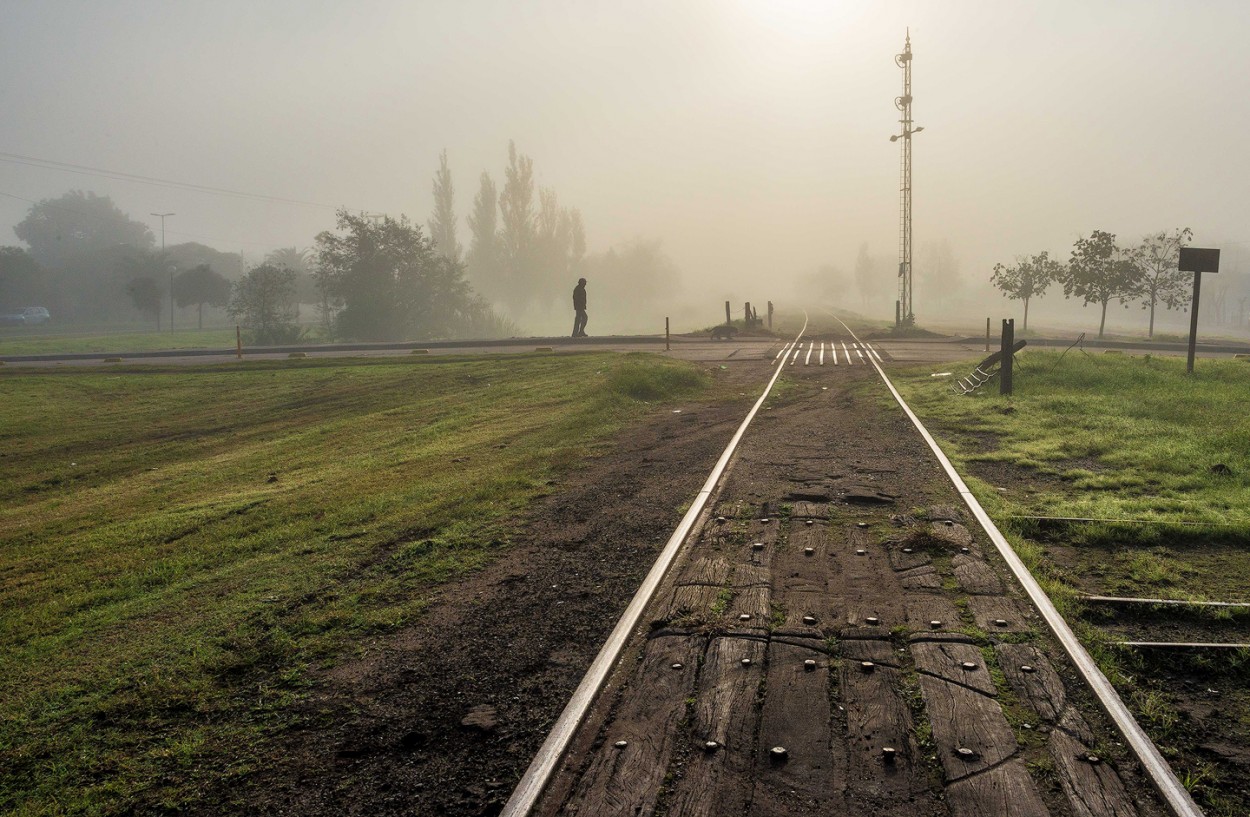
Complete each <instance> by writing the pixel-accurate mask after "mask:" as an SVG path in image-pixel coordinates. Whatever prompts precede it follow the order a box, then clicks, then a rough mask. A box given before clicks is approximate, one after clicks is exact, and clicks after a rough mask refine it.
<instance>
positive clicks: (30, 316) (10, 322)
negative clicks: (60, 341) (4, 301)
mask: <svg viewBox="0 0 1250 817" xmlns="http://www.w3.org/2000/svg"><path fill="white" fill-rule="evenodd" d="M50 320H52V315H51V314H50V313H49V312H48V310H47V309H45V308H44V307H42V306H23V307H21V308H20V309H13V310H10V311H7V312H3V313H0V326H38V325H39V324H41V323H47V322H48V321H50Z"/></svg>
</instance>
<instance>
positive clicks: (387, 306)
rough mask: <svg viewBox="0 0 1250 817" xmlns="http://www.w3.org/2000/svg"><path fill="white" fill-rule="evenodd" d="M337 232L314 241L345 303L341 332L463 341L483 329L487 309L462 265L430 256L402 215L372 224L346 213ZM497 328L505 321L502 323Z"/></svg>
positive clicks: (325, 276)
mask: <svg viewBox="0 0 1250 817" xmlns="http://www.w3.org/2000/svg"><path fill="white" fill-rule="evenodd" d="M338 229H339V231H340V232H341V233H342V234H341V235H338V234H335V233H331V232H328V231H327V232H323V233H321V234H320V235H318V236H317V260H318V266H319V268H320V273H319V274H320V275H321V276H322V280H323V281H324V284H325V286H326V287H327V291H328V293H329V295H330V296H331V297H333V298H336V299H338V300H339V301H340V302H341V303H342V308H341V309H340V310H339V312H338V313H337V315H336V316H335V328H336V330H337V332H338V334H340V335H342V336H344V337H349V338H362V339H366V340H403V339H415V338H432V337H455V336H464V333H465V332H466V331H467V330H468V328H469V327H471V326H479V325H483V321H487V322H489V321H488V320H487V318H486V316H488V315H489V314H490V309H489V307H488V306H487V305H486V304H485V302H483V301H482V300H481V299H480V298H477V297H475V296H474V295H473V290H472V289H471V288H470V287H469V284H468V282H467V281H465V279H464V265H463V264H459V263H457V262H455V261H452V260H451V259H450V258H448V257H447V256H445V255H439V254H438V253H436V252H435V251H434V245H433V243H432V242H431V241H430V239H428V238H427V237H425V236H424V235H422V233H421V227H420V226H419V225H416V224H413V223H411V222H410V221H409V220H408V219H407V218H406V217H402V216H401V217H400V218H399V219H398V220H397V219H394V218H391V217H390V216H385V217H383V218H382V219H380V220H377V221H373V220H370V219H367V218H364V217H361V216H354V215H352V214H351V213H348V212H347V211H346V210H340V211H339V214H338ZM501 325H502V324H501Z"/></svg>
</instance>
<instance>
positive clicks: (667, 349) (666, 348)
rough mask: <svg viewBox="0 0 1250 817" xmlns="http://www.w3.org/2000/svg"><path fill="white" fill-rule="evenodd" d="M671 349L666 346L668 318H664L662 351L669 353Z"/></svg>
mask: <svg viewBox="0 0 1250 817" xmlns="http://www.w3.org/2000/svg"><path fill="white" fill-rule="evenodd" d="M671 348H672V347H670V346H669V345H668V317H667V316H665V318H664V351H666V352H667V351H669V350H670V349H671Z"/></svg>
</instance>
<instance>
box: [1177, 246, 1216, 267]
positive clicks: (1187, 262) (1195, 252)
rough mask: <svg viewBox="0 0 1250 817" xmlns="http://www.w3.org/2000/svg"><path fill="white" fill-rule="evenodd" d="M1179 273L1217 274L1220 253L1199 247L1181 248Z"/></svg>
mask: <svg viewBox="0 0 1250 817" xmlns="http://www.w3.org/2000/svg"><path fill="white" fill-rule="evenodd" d="M1180 269H1181V272H1219V271H1220V251H1219V250H1207V249H1203V248H1201V247H1181V260H1180Z"/></svg>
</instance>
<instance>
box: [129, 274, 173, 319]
mask: <svg viewBox="0 0 1250 817" xmlns="http://www.w3.org/2000/svg"><path fill="white" fill-rule="evenodd" d="M126 293H127V294H128V295H130V300H131V301H132V302H133V303H134V305H135V309H138V310H139V311H140V312H142V313H143V314H145V315H149V316H151V317H153V318H155V319H156V331H158V332H159V331H160V330H161V307H162V306H163V305H164V304H165V289H164V287H162V286H161V285H160V284H158V283H157V282H156V279H154V278H150V277H148V276H146V275H144V276H141V277H139V278H134V279H132V280H131V282H130V283H129V284H127V285H126Z"/></svg>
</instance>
